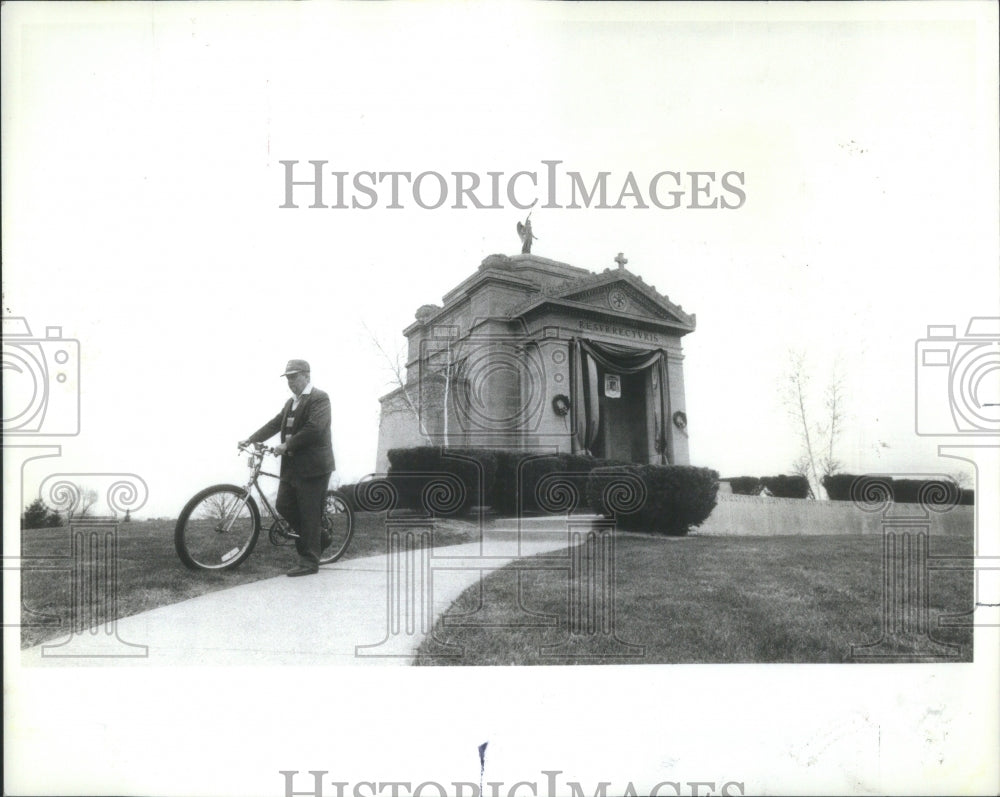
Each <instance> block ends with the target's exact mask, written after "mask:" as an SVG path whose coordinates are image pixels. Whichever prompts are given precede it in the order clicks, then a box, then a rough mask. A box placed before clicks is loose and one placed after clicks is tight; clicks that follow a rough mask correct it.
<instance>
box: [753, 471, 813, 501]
mask: <svg viewBox="0 0 1000 797" xmlns="http://www.w3.org/2000/svg"><path fill="white" fill-rule="evenodd" d="M760 486H761V488H764V487H766V488H767V489H768V491H769V492H770V493H771V495H773V496H774V497H775V498H810V497H811V496H812V490H811V489H810V487H809V480H808V479H807V478H806V477H805V476H799V475H795V476H764V477H763V478H762V479H761V480H760Z"/></svg>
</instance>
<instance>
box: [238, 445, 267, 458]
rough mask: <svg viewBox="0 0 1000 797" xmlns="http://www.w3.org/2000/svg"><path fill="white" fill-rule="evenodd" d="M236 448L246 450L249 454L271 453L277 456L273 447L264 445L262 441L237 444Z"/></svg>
mask: <svg viewBox="0 0 1000 797" xmlns="http://www.w3.org/2000/svg"><path fill="white" fill-rule="evenodd" d="M237 448H239V450H240V451H246V452H247V453H249V454H254V455H257V456H264V454H271V455H273V456H277V454H276V453H275V451H274V449H273V448H272V447H271V446H267V445H264V444H263V443H250V444H249V445H239V444H237Z"/></svg>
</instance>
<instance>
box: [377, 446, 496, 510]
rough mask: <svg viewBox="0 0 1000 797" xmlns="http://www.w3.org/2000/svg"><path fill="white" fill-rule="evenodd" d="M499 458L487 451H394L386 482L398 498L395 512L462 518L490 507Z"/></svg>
mask: <svg viewBox="0 0 1000 797" xmlns="http://www.w3.org/2000/svg"><path fill="white" fill-rule="evenodd" d="M496 454H497V452H496V451H493V450H491V449H485V448H473V449H463V448H448V449H444V448H442V447H440V446H420V447H418V448H394V449H391V450H390V451H389V453H388V457H389V473H388V476H387V477H386V480H387V481H388V482H389V484H390V485H392V487H393V489H394V490H395V491H396V494H397V496H398V500H397V502H396V505H395V507H394V508H396V509H411V510H414V511H418V512H427V513H429V514H432V515H453V514H459V515H460V514H467V513H468V512H470V511H471V510H472V508H473V507H474V506H480V505H484V504H487V503H489V496H490V495H491V494H492V493H493V484H494V481H495V478H496V470H497V456H496Z"/></svg>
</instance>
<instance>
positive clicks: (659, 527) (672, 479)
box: [587, 465, 719, 537]
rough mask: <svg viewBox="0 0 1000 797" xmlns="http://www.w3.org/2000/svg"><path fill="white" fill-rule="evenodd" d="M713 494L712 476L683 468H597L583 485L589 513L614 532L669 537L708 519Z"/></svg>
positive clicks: (716, 479)
mask: <svg viewBox="0 0 1000 797" xmlns="http://www.w3.org/2000/svg"><path fill="white" fill-rule="evenodd" d="M718 490H719V474H718V472H717V471H714V470H711V469H709V468H694V467H691V466H688V465H617V466H613V467H599V468H595V469H594V470H593V471H591V474H590V477H589V478H588V480H587V499H588V502H589V504H590V506H591V508H592V509H593V510H594V511H595V512H598V513H600V514H602V515H605V516H607V517H611V516H612V515H613V516H614V517H615V518H616V520H617V524H618V527H619V528H622V529H630V530H641V531H650V532H659V533H663V534H667V535H669V536H675V537H680V536H683V535H685V534H687V532H688V529H689V528H691V527H692V526H700V525H701V524H702V523H703V522H704V521H705V519H706V518H708V516H709V515H710V514H712V510H713V509H714V508H715V502H716V495H717V494H718ZM633 507H634V508H633Z"/></svg>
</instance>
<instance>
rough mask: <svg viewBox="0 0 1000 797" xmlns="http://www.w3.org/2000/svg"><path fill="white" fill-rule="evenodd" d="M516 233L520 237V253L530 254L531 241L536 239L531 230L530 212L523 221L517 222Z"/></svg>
mask: <svg viewBox="0 0 1000 797" xmlns="http://www.w3.org/2000/svg"><path fill="white" fill-rule="evenodd" d="M517 234H518V235H519V236H520V237H521V254H522V255H527V254H531V242H532V241H535V240H538V239H537V237H536V236H535V235H534V234H532V232H531V214H530V213H529V214H528V218H526V219H525V220H524V223H523V224H522V223H521V222H518V223H517Z"/></svg>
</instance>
